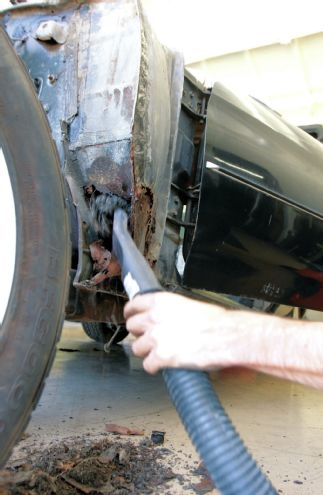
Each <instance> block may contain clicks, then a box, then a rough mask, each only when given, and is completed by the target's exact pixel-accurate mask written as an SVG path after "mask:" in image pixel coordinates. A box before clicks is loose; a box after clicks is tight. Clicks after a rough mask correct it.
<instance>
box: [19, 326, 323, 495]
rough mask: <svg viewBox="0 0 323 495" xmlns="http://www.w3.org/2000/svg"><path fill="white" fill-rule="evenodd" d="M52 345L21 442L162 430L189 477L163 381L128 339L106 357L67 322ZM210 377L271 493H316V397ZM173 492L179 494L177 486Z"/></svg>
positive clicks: (321, 487)
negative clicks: (109, 430)
mask: <svg viewBox="0 0 323 495" xmlns="http://www.w3.org/2000/svg"><path fill="white" fill-rule="evenodd" d="M58 347H59V350H58V353H57V356H56V360H55V362H54V366H53V369H52V371H51V374H50V376H49V378H48V380H47V384H46V387H45V390H44V392H43V395H42V397H41V400H40V403H39V405H38V407H37V409H36V410H35V412H34V414H33V417H32V420H31V423H30V425H29V427H28V430H27V433H28V434H29V435H27V436H28V438H27V440H25V441H23V442H22V444H23V443H24V442H25V443H27V444H28V443H30V442H36V443H38V444H39V445H40V447H41V446H42V445H44V444H46V443H48V441H50V440H52V439H56V440H57V439H59V438H62V437H67V436H69V437H70V436H73V435H82V434H86V433H89V434H91V435H99V434H102V433H103V432H104V429H105V424H106V423H109V422H112V423H117V424H120V425H125V426H128V427H138V428H142V429H144V430H145V434H146V435H147V436H150V433H151V431H152V430H162V431H165V432H166V436H165V445H164V446H165V447H168V448H169V449H171V450H172V451H174V453H175V454H176V455H177V457H176V458H177V459H178V462H177V467H178V470H179V471H181V472H184V473H185V472H187V473H188V472H189V469H190V468H191V467H194V466H195V467H196V465H197V457H196V455H195V453H194V450H193V448H192V447H191V444H190V441H189V440H188V438H187V436H186V433H185V431H184V430H183V428H182V426H181V423H180V421H179V419H178V417H177V414H176V412H175V411H174V409H173V407H172V405H171V403H170V401H169V399H168V396H167V392H166V390H165V388H164V384H163V381H162V378H161V376H160V375H157V376H149V375H147V374H146V373H145V372H144V371H143V370H142V367H141V362H140V360H138V359H136V358H134V357H133V356H131V351H130V344H129V341H128V339H126V341H125V343H124V345H123V346H115V348H114V349H113V350H112V351H111V353H110V354H109V355H107V354H105V353H104V352H103V351H102V350H101V349H100V346H99V345H97V344H96V343H95V342H93V341H91V340H90V339H88V338H87V337H86V335H85V334H84V333H83V330H82V328H81V327H80V326H79V325H75V324H67V325H66V326H65V328H64V332H63V336H62V339H61V341H60V343H59V346H58ZM71 351H75V352H71ZM213 380H214V383H215V386H216V389H217V391H218V393H219V395H220V397H221V399H222V402H223V405H224V406H225V408H226V409H227V411H228V413H229V414H230V416H231V418H232V420H233V422H234V424H235V426H236V428H237V429H238V431H239V432H240V434H241V436H242V438H243V439H244V440H245V443H246V444H247V445H248V447H249V449H250V450H251V451H252V453H253V454H254V456H255V458H256V459H257V461H258V463H259V464H260V465H261V466H263V469H264V471H265V472H267V473H268V476H269V477H270V479H271V480H272V482H273V484H274V486H275V487H276V489H277V490H279V492H280V493H283V494H311V495H315V494H321V493H322V492H323V394H322V392H319V391H316V390H312V389H309V388H305V387H303V386H300V385H295V384H292V383H288V382H285V381H282V380H278V379H273V378H270V377H266V376H265V375H259V374H255V373H252V372H249V371H247V370H235V371H233V370H227V371H222V372H220V373H215V374H214V375H213ZM17 452H18V451H16V453H15V454H14V455H16V456H17V455H19V453H17ZM157 493H162V492H161V491H160V490H159V489H158V490H157V491H156V494H157ZM172 493H174V494H175V493H184V491H183V488H182V487H181V486H180V485H178V486H174V488H173V492H172ZM185 493H190V490H188V491H187V490H185ZM192 493H194V492H192ZM212 493H213V494H215V493H218V492H217V491H216V490H213V491H212Z"/></svg>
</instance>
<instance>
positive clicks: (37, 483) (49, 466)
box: [0, 437, 177, 495]
mask: <svg viewBox="0 0 323 495" xmlns="http://www.w3.org/2000/svg"><path fill="white" fill-rule="evenodd" d="M176 476H177V475H176V474H175V473H174V471H173V470H172V468H171V467H170V465H169V464H167V462H165V455H164V452H162V449H158V448H157V447H154V446H152V445H149V444H148V443H147V442H141V443H140V444H134V443H133V442H132V443H130V442H129V441H128V442H119V441H118V440H116V441H113V442H112V441H111V437H110V438H103V439H100V440H99V441H98V440H94V441H93V442H90V441H89V439H86V440H85V439H84V438H82V437H81V438H79V439H78V440H77V439H74V441H73V442H71V443H70V444H67V443H66V442H61V443H59V444H55V445H54V446H52V447H49V448H47V449H45V450H42V451H41V452H40V451H38V452H30V453H29V455H28V459H26V462H24V463H18V465H17V463H16V464H13V465H10V463H9V465H8V467H7V468H6V469H4V470H2V471H0V494H1V495H4V494H5V495H38V494H39V495H40V494H41V495H56V494H57V495H79V494H82V493H83V494H86V495H110V494H111V495H126V494H127V495H129V494H134V495H139V494H146V493H147V494H148V493H159V492H160V489H161V488H166V489H167V486H166V487H165V485H167V482H169V481H170V480H172V479H174V478H175V477H176ZM156 490H157V491H156Z"/></svg>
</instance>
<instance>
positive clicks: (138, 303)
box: [123, 294, 155, 320]
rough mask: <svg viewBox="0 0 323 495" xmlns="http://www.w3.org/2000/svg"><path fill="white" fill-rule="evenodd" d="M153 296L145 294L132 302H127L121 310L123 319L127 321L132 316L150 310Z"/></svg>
mask: <svg viewBox="0 0 323 495" xmlns="http://www.w3.org/2000/svg"><path fill="white" fill-rule="evenodd" d="M154 297H155V294H145V295H143V296H137V297H135V298H134V299H133V300H132V301H129V302H128V303H127V304H126V305H125V307H124V310H123V314H124V317H125V319H126V320H127V319H128V318H130V317H131V316H132V315H134V314H137V313H142V312H143V311H146V310H147V309H149V308H151V306H152V305H153V302H154Z"/></svg>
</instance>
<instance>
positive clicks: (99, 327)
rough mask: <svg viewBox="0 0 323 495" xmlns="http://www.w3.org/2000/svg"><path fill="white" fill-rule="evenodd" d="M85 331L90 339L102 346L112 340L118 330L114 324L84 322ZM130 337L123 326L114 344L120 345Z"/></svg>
mask: <svg viewBox="0 0 323 495" xmlns="http://www.w3.org/2000/svg"><path fill="white" fill-rule="evenodd" d="M82 326H83V330H84V332H85V333H86V335H87V336H88V337H90V339H92V340H95V342H100V343H101V344H106V343H107V342H109V340H110V339H111V338H112V336H113V334H114V332H115V331H116V329H117V325H114V324H113V323H98V322H83V323H82ZM127 335H128V332H127V330H126V328H125V327H124V326H122V325H121V328H120V329H119V332H118V333H117V335H116V337H115V339H114V340H113V343H114V344H118V343H119V342H121V341H122V340H123V339H125V338H126V337H127Z"/></svg>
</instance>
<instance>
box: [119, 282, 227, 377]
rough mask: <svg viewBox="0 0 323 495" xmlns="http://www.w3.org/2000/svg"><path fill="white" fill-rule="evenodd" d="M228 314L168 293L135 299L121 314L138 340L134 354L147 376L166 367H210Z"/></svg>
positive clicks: (213, 307) (158, 293)
mask: <svg viewBox="0 0 323 495" xmlns="http://www.w3.org/2000/svg"><path fill="white" fill-rule="evenodd" d="M227 313H228V311H227V310H225V309H223V308H220V307H218V306H216V305H212V304H207V303H202V302H199V301H195V300H193V299H189V298H187V297H183V296H180V295H177V294H171V293H167V292H157V293H153V294H146V295H143V296H137V297H136V298H135V299H133V300H132V301H130V302H128V303H127V304H126V306H125V310H124V315H125V318H126V322H127V323H126V325H127V330H128V331H129V332H130V333H132V334H133V335H134V336H136V337H137V340H136V341H135V342H134V344H133V346H132V348H133V352H134V354H135V355H136V356H138V357H142V358H144V362H143V366H144V369H145V370H146V371H148V372H149V373H155V372H157V371H158V370H159V369H161V368H166V367H175V368H197V369H207V368H209V367H212V366H213V364H214V359H216V354H217V353H216V349H217V348H220V349H222V348H223V342H222V344H221V337H220V335H219V334H220V333H221V334H222V336H223V335H224V334H223V332H222V331H221V330H220V329H223V328H222V327H223V325H222V324H221V322H223V320H224V319H225V320H227V319H228V317H227ZM218 339H220V341H219V343H217V340H218ZM225 340H227V338H225ZM222 341H223V338H222ZM222 360H223V356H222ZM220 361H221V359H220Z"/></svg>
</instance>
